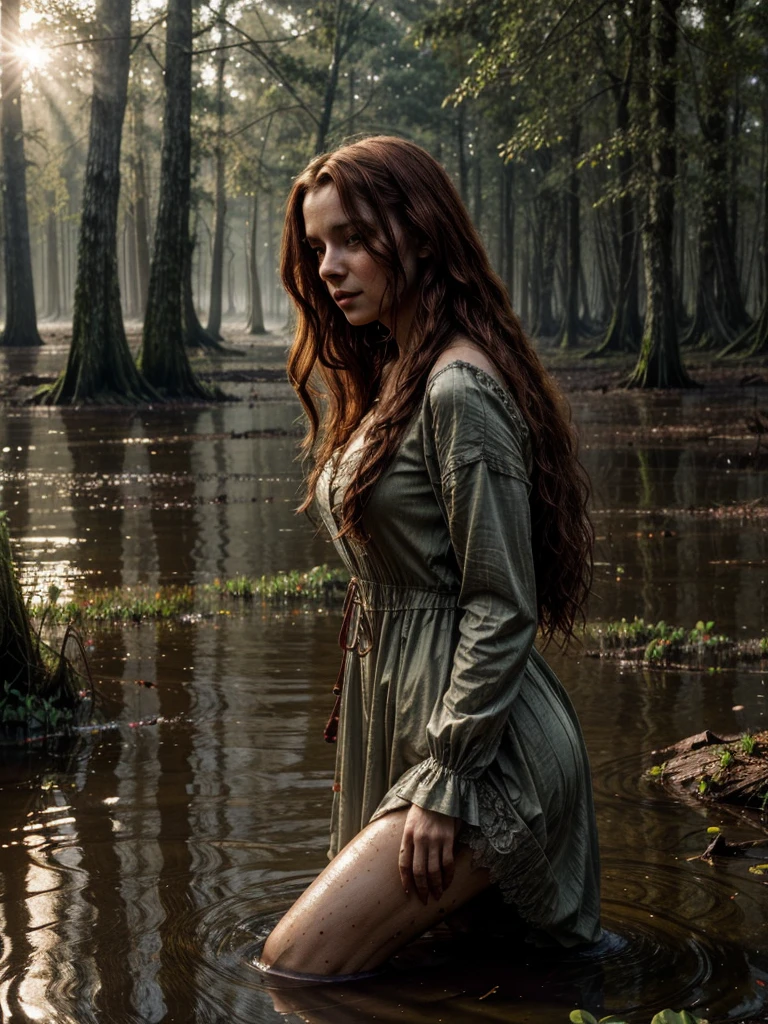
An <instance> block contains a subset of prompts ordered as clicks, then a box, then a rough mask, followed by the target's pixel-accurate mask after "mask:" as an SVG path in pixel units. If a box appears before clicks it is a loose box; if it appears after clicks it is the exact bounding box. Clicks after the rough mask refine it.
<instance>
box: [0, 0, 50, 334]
mask: <svg viewBox="0 0 768 1024" xmlns="http://www.w3.org/2000/svg"><path fill="white" fill-rule="evenodd" d="M19 3H20V0H3V5H2V17H1V18H0V91H2V101H0V103H1V107H0V112H1V113H2V151H3V179H4V180H3V219H4V221H5V303H6V315H5V329H4V330H3V332H2V334H0V345H42V340H41V338H40V335H39V334H38V331H37V313H36V310H35V285H34V281H33V278H32V250H31V246H30V241H29V217H28V215H27V163H26V158H25V156H24V125H23V122H22V117H21V80H22V62H21V57H20V55H19V50H18V47H19V46H20V45H21V39H20V35H19Z"/></svg>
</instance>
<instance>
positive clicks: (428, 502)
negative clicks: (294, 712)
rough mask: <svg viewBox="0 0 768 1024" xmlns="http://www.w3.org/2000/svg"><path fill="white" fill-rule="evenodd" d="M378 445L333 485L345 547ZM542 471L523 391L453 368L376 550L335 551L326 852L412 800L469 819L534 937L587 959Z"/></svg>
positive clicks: (579, 807)
mask: <svg viewBox="0 0 768 1024" xmlns="http://www.w3.org/2000/svg"><path fill="white" fill-rule="evenodd" d="M363 441H364V432H363V433H362V435H361V434H360V432H359V433H358V438H357V440H356V441H353V442H352V443H351V444H350V445H348V446H347V448H346V449H344V450H342V452H341V453H340V456H337V458H336V459H335V460H331V463H329V464H328V465H326V468H325V470H324V472H323V474H322V476H321V478H320V485H319V487H318V499H317V501H318V507H319V509H320V514H321V516H322V518H323V521H324V523H325V525H326V526H327V527H328V529H329V531H330V532H331V535H332V536H334V535H335V533H336V531H337V517H338V514H339V511H340V508H339V505H340V501H341V498H342V495H343V489H344V487H345V486H346V485H347V483H348V482H349V479H350V473H351V470H352V469H353V468H354V465H355V460H356V457H357V458H359V452H360V447H361V443H362V442H363ZM530 469H531V449H530V443H529V439H528V429H527V426H526V424H525V422H524V420H523V417H522V414H521V413H520V411H519V409H518V408H517V406H516V404H515V402H514V400H513V398H512V396H511V395H510V394H509V392H508V391H507V390H506V388H504V387H503V386H502V385H501V384H500V383H499V382H498V381H497V380H496V379H495V378H494V377H492V376H491V375H490V374H488V373H486V372H485V371H484V370H482V369H480V368H479V367H476V366H474V365H473V364H471V363H466V362H463V361H460V360H456V361H454V362H451V363H449V364H448V365H446V366H444V367H443V368H442V369H440V370H438V371H437V372H436V373H434V375H433V376H432V378H431V379H430V381H429V383H428V385H427V388H426V392H425V395H424V398H423V401H422V404H421V406H420V408H419V410H418V411H417V413H416V415H415V416H414V419H413V421H412V422H411V424H410V426H409V427H408V429H407V431H406V434H405V436H404V438H403V440H402V442H401V444H400V447H399V449H398V452H397V454H396V455H395V457H394V459H393V461H392V462H391V464H390V465H389V467H388V469H387V470H386V471H385V472H384V473H383V474H382V476H381V477H380V478H379V480H378V482H377V484H376V486H375V488H374V490H373V494H372V496H371V498H370V500H369V502H368V504H367V506H366V510H365V526H366V529H367V531H368V534H369V538H370V539H369V541H368V542H367V543H366V544H364V545H363V544H359V543H357V542H355V541H351V540H348V539H347V538H341V539H338V538H337V539H336V540H335V544H336V546H337V549H338V551H339V553H340V555H341V557H342V559H343V560H344V563H345V565H346V566H347V568H348V570H349V572H350V574H351V576H352V577H353V583H352V585H351V591H350V595H349V596H350V598H351V601H352V602H353V607H352V609H351V610H352V614H351V615H349V616H348V617H347V619H348V627H347V630H346V633H347V635H346V637H345V640H346V642H347V646H348V647H349V648H350V649H351V653H350V655H349V656H348V657H347V658H346V664H345V670H344V685H343V693H342V698H341V707H340V720H339V732H338V741H337V758H336V783H335V786H334V789H335V791H336V792H335V795H334V805H333V815H332V822H331V847H330V851H329V855H330V856H335V854H336V853H338V851H339V850H340V849H341V848H342V847H343V846H344V845H345V844H346V843H347V842H349V840H351V839H352V838H353V837H354V836H355V835H357V834H358V833H359V832H360V830H361V829H362V828H364V826H365V825H366V824H367V823H368V822H369V821H371V820H372V819H374V818H378V817H380V816H382V815H384V814H387V813H388V812H390V811H394V810H398V809H400V808H404V807H407V806H408V805H409V804H411V803H415V804H418V805H419V806H420V807H423V808H426V809H428V810H431V811H439V812H440V813H442V814H448V815H451V816H453V817H456V818H460V819H461V821H462V825H461V830H460V832H459V840H460V841H462V842H466V843H468V844H469V845H470V846H471V847H472V848H473V849H474V851H475V854H474V856H475V862H476V863H479V864H480V865H482V866H484V867H486V868H487V869H489V871H490V873H491V878H492V880H493V881H494V882H495V883H496V884H497V886H498V889H499V890H500V893H501V897H500V899H501V898H503V900H504V901H506V902H507V903H511V904H512V905H513V906H514V909H515V911H516V913H517V914H518V915H519V916H520V917H522V918H523V920H524V921H525V922H526V923H527V924H528V925H529V926H531V929H532V930H531V938H532V939H533V940H534V941H536V942H543V943H552V942H555V943H558V944H561V945H564V946H573V945H576V944H579V943H584V942H592V941H594V940H596V938H597V937H598V934H599V860H598V851H597V830H596V826H595V820H594V810H593V804H592V788H591V782H590V772H589V763H588V760H587V755H586V751H585V748H584V742H583V739H582V735H581V730H580V728H579V724H578V721H577V718H576V714H575V712H574V710H573V707H572V706H571V703H570V701H569V699H568V697H567V695H566V693H565V691H564V689H563V687H562V685H561V684H560V682H559V681H558V679H557V677H556V676H555V674H554V673H553V672H552V670H551V669H550V668H549V666H548V665H547V664H546V662H545V661H544V659H543V658H542V656H541V655H540V654H539V653H538V651H537V650H536V649H535V648H534V646H533V642H534V637H535V634H536V629H537V611H536V590H535V580H534V569H533V558H532V548H531V528H530V510H529V501H528V495H529V491H530V482H529V478H530ZM497 891H498V890H497Z"/></svg>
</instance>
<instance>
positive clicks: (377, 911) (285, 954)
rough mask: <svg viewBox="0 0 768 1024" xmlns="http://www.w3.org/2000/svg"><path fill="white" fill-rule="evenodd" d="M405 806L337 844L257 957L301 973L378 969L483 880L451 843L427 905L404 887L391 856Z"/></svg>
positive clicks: (484, 873) (398, 838)
mask: <svg viewBox="0 0 768 1024" xmlns="http://www.w3.org/2000/svg"><path fill="white" fill-rule="evenodd" d="M406 814H407V811H406V810H402V811H394V812H392V813H391V814H387V815H385V816H384V817H383V818H379V819H378V820H377V821H374V822H371V824H370V825H368V826H366V828H364V829H363V831H362V832H361V833H360V834H359V835H357V836H355V838H354V839H353V840H352V841H351V842H350V843H348V844H347V846H345V847H344V849H343V850H342V851H341V853H339V855H338V856H337V857H335V858H334V859H333V860H332V861H331V863H330V864H329V865H328V866H327V867H326V868H325V869H324V870H323V871H322V873H321V874H320V875H318V877H317V878H316V879H315V881H314V882H313V883H312V884H311V885H310V887H309V888H308V889H307V890H306V892H304V893H303V894H302V895H301V896H300V897H299V899H298V900H297V901H296V902H295V903H294V905H293V906H292V907H291V909H290V910H289V911H288V913H287V914H286V915H285V917H283V918H282V920H280V921H279V922H278V924H277V926H276V927H275V929H274V931H273V932H272V934H271V935H270V936H269V938H268V939H267V942H266V944H265V946H264V950H263V952H262V955H261V959H262V961H263V962H264V963H266V964H269V965H270V966H272V967H276V968H283V969H285V970H290V971H301V972H304V973H306V974H326V975H330V974H356V973H357V972H358V971H365V970H370V969H371V968H373V967H378V966H379V965H380V964H382V963H383V962H384V961H385V960H386V959H387V958H388V957H390V956H391V955H392V954H393V953H394V952H396V950H398V949H400V947H401V946H404V945H405V944H406V943H407V942H409V941H410V940H411V939H413V938H415V937H416V936H417V935H421V934H422V932H425V931H427V929H428V928H431V927H432V926H433V925H435V924H436V923H437V922H438V921H440V920H442V919H443V918H444V917H445V916H446V915H447V914H450V913H451V912H452V911H454V910H456V909H458V908H459V907H460V906H462V904H464V903H466V902H467V901H468V900H470V899H472V898H473V897H474V896H477V894H478V893H480V892H482V891H483V889H486V888H487V887H488V886H489V885H490V877H489V875H488V872H487V871H485V870H484V869H482V868H479V869H475V868H473V867H472V853H471V851H470V850H469V849H468V848H467V847H466V846H464V845H463V844H457V846H456V869H455V874H454V878H453V882H452V883H451V885H450V888H449V889H448V891H447V892H445V893H443V895H442V896H441V898H440V899H439V900H435V899H434V898H433V897H430V898H429V900H428V902H427V904H426V906H425V905H424V904H423V903H421V901H420V900H419V898H418V896H417V895H416V893H415V892H410V893H409V894H408V895H406V893H405V892H404V890H403V886H402V883H401V881H400V874H399V870H398V853H399V850H400V845H401V842H402V837H403V828H404V826H405V818H406Z"/></svg>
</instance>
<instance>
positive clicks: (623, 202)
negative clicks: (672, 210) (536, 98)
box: [588, 61, 643, 356]
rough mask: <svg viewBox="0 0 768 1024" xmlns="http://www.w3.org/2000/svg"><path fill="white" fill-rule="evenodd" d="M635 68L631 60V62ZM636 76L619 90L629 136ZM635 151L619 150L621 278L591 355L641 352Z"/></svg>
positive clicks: (620, 118) (619, 117)
mask: <svg viewBox="0 0 768 1024" xmlns="http://www.w3.org/2000/svg"><path fill="white" fill-rule="evenodd" d="M630 68H631V61H630ZM631 82H632V76H631V71H630V70H629V69H628V70H627V74H626V76H625V78H624V81H623V82H622V84H621V87H620V89H619V90H618V96H617V103H616V128H617V129H618V131H619V132H621V133H622V135H623V136H624V137H625V138H626V135H627V133H628V131H629V127H630V112H629V98H630V89H631ZM633 164H634V154H633V153H632V151H631V150H630V149H629V147H628V145H625V146H624V148H622V150H621V151H620V152H619V157H618V179H619V280H618V294H617V296H616V302H615V304H614V307H613V312H612V314H611V320H610V323H609V325H608V330H607V331H606V332H605V334H604V335H603V338H602V340H601V341H600V343H599V344H598V346H597V348H595V349H593V350H592V351H591V352H589V353H588V355H590V356H593V355H594V356H601V355H606V354H607V353H609V352H637V351H638V350H639V348H640V338H641V336H642V330H643V328H642V323H641V320H640V304H639V296H638V287H637V285H638V282H637V268H638V258H637V256H638V252H637V227H636V224H635V203H634V199H633V197H632V194H631V191H630V184H631V179H632V173H633Z"/></svg>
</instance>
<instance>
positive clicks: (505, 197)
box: [499, 163, 515, 305]
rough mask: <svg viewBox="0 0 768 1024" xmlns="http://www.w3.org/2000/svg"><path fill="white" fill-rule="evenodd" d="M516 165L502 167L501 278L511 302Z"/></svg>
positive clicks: (513, 262)
mask: <svg viewBox="0 0 768 1024" xmlns="http://www.w3.org/2000/svg"><path fill="white" fill-rule="evenodd" d="M513 181H514V164H511V163H504V164H502V165H501V224H500V225H499V228H500V242H501V244H500V250H501V253H500V255H501V259H500V261H499V276H500V277H501V279H502V281H503V282H504V284H505V285H506V286H507V295H508V296H509V301H510V302H511V303H512V304H513V305H514V301H515V299H514V295H515V200H514V192H513V188H512V186H513Z"/></svg>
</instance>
